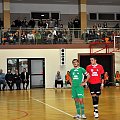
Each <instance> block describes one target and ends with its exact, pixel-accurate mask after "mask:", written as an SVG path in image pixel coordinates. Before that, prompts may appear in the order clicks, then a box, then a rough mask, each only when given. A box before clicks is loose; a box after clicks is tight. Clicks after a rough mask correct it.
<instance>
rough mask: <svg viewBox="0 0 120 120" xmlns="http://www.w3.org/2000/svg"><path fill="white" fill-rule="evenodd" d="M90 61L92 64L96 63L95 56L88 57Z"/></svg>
mask: <svg viewBox="0 0 120 120" xmlns="http://www.w3.org/2000/svg"><path fill="white" fill-rule="evenodd" d="M90 62H91V64H92V65H95V64H96V63H97V59H96V57H90Z"/></svg>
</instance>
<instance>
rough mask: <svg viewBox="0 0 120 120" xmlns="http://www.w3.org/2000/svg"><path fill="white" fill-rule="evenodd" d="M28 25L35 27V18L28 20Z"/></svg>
mask: <svg viewBox="0 0 120 120" xmlns="http://www.w3.org/2000/svg"><path fill="white" fill-rule="evenodd" d="M28 26H30V27H31V28H34V27H35V20H34V19H33V18H32V19H31V20H30V21H29V22H28Z"/></svg>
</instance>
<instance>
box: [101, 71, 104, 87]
mask: <svg viewBox="0 0 120 120" xmlns="http://www.w3.org/2000/svg"><path fill="white" fill-rule="evenodd" d="M101 80H102V82H101V87H104V73H103V74H101Z"/></svg>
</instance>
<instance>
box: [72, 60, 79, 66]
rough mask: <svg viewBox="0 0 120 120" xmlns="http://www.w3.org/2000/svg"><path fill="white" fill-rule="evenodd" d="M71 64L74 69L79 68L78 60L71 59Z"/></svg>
mask: <svg viewBox="0 0 120 120" xmlns="http://www.w3.org/2000/svg"><path fill="white" fill-rule="evenodd" d="M72 64H73V66H74V67H78V66H79V61H78V59H73V61H72Z"/></svg>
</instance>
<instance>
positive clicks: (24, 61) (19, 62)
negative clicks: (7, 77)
mask: <svg viewBox="0 0 120 120" xmlns="http://www.w3.org/2000/svg"><path fill="white" fill-rule="evenodd" d="M24 68H26V71H27V72H28V73H29V75H30V88H45V59H44V58H8V59H7V70H8V69H10V70H11V72H12V73H13V74H14V73H15V70H16V69H17V70H18V72H19V74H21V72H23V69H24Z"/></svg>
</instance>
